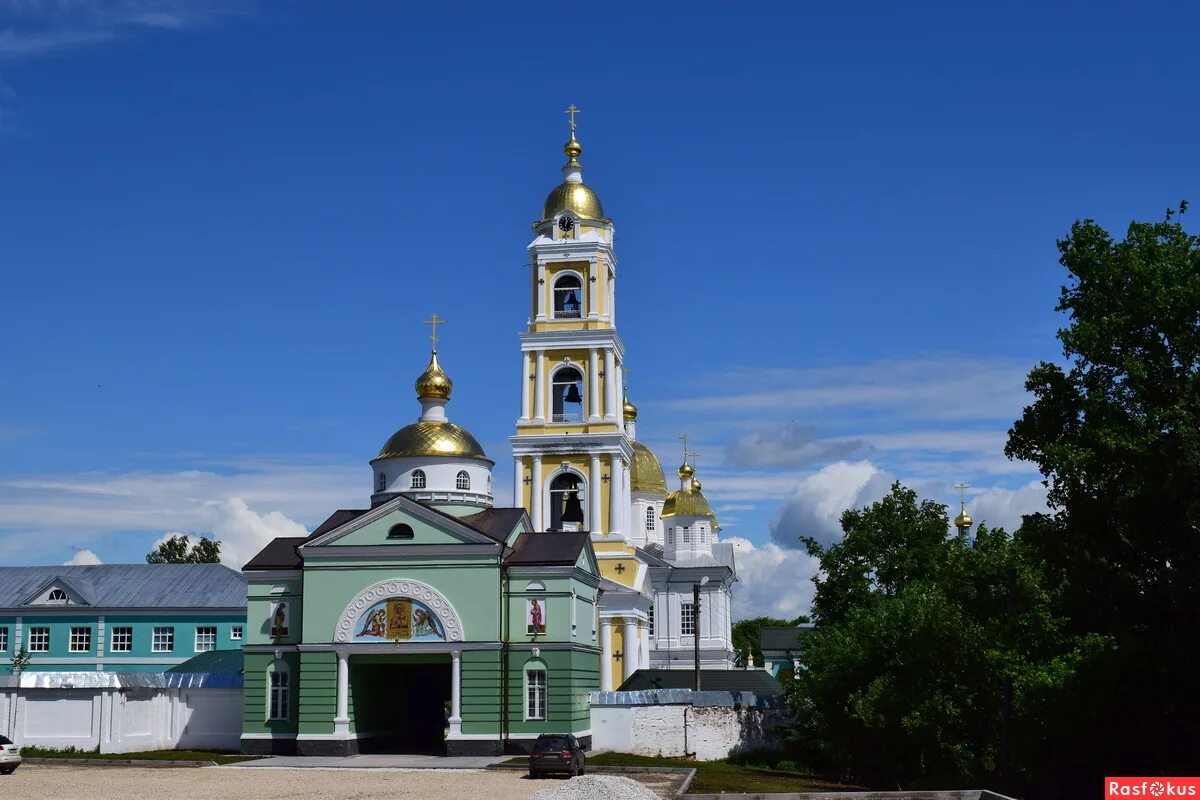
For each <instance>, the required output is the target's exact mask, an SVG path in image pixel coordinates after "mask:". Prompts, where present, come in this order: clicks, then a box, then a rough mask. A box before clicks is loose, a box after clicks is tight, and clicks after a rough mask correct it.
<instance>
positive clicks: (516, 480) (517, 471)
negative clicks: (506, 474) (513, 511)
mask: <svg viewBox="0 0 1200 800" xmlns="http://www.w3.org/2000/svg"><path fill="white" fill-rule="evenodd" d="M521 472H522V469H521V457H520V456H513V501H512V504H513V508H521V507H522V506H523V505H524V503H523V501H522V500H521V488H522V487H523V486H524V485H525V482H524V481H522V480H521V478H522V477H523V476H522V475H521Z"/></svg>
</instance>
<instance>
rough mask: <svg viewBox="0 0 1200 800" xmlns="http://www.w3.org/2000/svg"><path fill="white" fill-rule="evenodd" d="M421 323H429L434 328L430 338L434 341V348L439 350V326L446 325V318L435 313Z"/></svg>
mask: <svg viewBox="0 0 1200 800" xmlns="http://www.w3.org/2000/svg"><path fill="white" fill-rule="evenodd" d="M421 324H422V325H428V326H430V327H431V328H432V330H433V333H431V334H429V339H430V341H432V342H433V349H434V350H435V351H436V350H437V326H438V325H445V324H446V320H444V319H442V318H441V317H439V316H438V315H437V314H434V315H432V316H431V317H430V318H429V319H427V320H423V321H422V322H421Z"/></svg>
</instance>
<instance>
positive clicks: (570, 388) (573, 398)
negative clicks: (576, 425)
mask: <svg viewBox="0 0 1200 800" xmlns="http://www.w3.org/2000/svg"><path fill="white" fill-rule="evenodd" d="M550 396H551V397H552V398H553V403H554V417H553V420H554V421H555V422H581V421H582V420H583V373H582V372H580V371H579V370H577V369H575V367H563V368H562V369H560V370H558V371H557V372H555V373H554V378H553V380H552V381H551V384H550Z"/></svg>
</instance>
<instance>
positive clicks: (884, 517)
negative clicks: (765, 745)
mask: <svg viewBox="0 0 1200 800" xmlns="http://www.w3.org/2000/svg"><path fill="white" fill-rule="evenodd" d="M841 522H842V529H843V531H844V536H843V538H842V539H841V541H839V542H837V543H836V544H833V545H831V546H830V547H828V548H825V547H822V546H821V545H819V544H818V543H817V542H815V541H814V540H812V539H805V540H804V542H805V545H806V546H807V548H808V550H809V552H810V553H811V554H813V555H814V556H816V557H818V558H819V559H820V562H821V576H820V577H819V578H818V579H817V593H816V597H815V599H814V602H813V611H814V616H815V621H816V628H815V630H814V631H813V633H812V634H811V635H810V636H809V637H808V639H807V640H806V647H805V662H806V666H807V669H806V670H802V671H801V672H800V673H799V674H798V675H797V676H796V681H795V682H794V683H793V685H792V688H791V700H792V705H793V708H794V710H795V711H796V713H797V717H798V725H797V738H798V740H799V742H800V743H801V745H808V747H809V748H810V753H809V756H810V758H811V759H812V760H813V762H814V765H815V766H819V767H824V768H826V769H829V770H833V771H836V772H839V773H842V774H844V775H847V776H849V777H851V778H853V779H855V780H858V781H861V782H865V783H868V784H870V785H874V786H880V787H888V788H895V787H896V786H904V787H911V786H921V785H925V786H938V785H942V786H945V785H959V786H962V785H966V784H972V785H974V784H976V783H977V782H982V783H987V784H990V785H999V784H1005V785H1008V786H1015V785H1017V784H1018V783H1021V784H1026V785H1028V784H1029V783H1030V781H1031V780H1032V779H1033V778H1034V777H1036V776H1035V775H1034V769H1031V768H1029V767H1021V766H1020V765H1027V764H1031V763H1032V764H1035V765H1036V764H1039V763H1040V761H1039V760H1038V759H1036V758H1033V754H1034V753H1036V751H1037V748H1038V746H1039V743H1040V741H1041V740H1042V738H1043V737H1044V731H1043V720H1044V719H1045V718H1046V717H1045V715H1046V714H1047V713H1048V712H1049V710H1050V706H1049V705H1048V704H1049V703H1051V702H1052V701H1053V699H1054V697H1055V696H1056V694H1057V693H1058V692H1060V691H1061V690H1062V688H1063V686H1064V685H1065V684H1066V683H1067V681H1068V680H1069V678H1070V676H1071V675H1072V674H1073V673H1074V671H1075V669H1076V666H1077V664H1078V663H1079V661H1080V660H1081V659H1083V658H1084V657H1085V656H1086V653H1087V652H1089V648H1091V647H1093V646H1094V645H1093V643H1091V642H1090V641H1089V640H1085V639H1078V638H1071V637H1068V636H1066V635H1065V634H1064V621H1063V620H1062V619H1061V618H1060V617H1058V616H1057V615H1056V614H1055V613H1054V610H1053V596H1052V593H1051V592H1049V591H1048V590H1047V589H1046V576H1045V574H1044V572H1043V570H1042V567H1041V563H1040V560H1039V559H1037V558H1036V556H1035V554H1034V553H1032V551H1030V550H1029V548H1028V547H1027V546H1026V545H1025V544H1024V543H1023V541H1022V540H1021V539H1019V538H1017V539H1014V538H1012V537H1010V536H1008V535H1007V534H1006V533H1005V532H1004V531H1003V530H1000V529H993V530H989V529H987V528H986V527H981V528H980V529H979V530H978V532H977V534H976V536H975V538H974V540H973V541H969V540H968V539H967V538H966V537H964V536H962V535H948V531H950V523H949V519H948V518H947V514H946V508H945V506H941V505H938V504H937V503H933V502H931V501H928V500H925V501H921V500H919V498H918V497H917V495H916V493H915V492H913V491H912V490H910V489H907V488H905V487H903V486H901V485H900V484H895V485H894V486H893V487H892V490H891V492H890V493H889V494H888V495H887V496H886V497H884V498H883V499H881V500H879V501H878V502H876V503H873V504H871V505H870V506H868V507H866V508H863V509H856V510H849V511H847V512H845V514H843V516H842V520H841Z"/></svg>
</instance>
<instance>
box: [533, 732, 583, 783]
mask: <svg viewBox="0 0 1200 800" xmlns="http://www.w3.org/2000/svg"><path fill="white" fill-rule="evenodd" d="M586 768H587V759H586V758H585V757H584V755H583V748H582V747H580V745H579V740H578V739H576V738H575V737H574V736H572V735H570V734H569V733H543V734H542V735H541V736H539V737H538V738H537V741H536V742H534V743H533V752H531V753H530V754H529V777H531V778H536V777H538V776H540V775H545V774H546V773H548V772H565V773H567V774H568V775H582V774H583V773H584V772H585V770H586Z"/></svg>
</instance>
